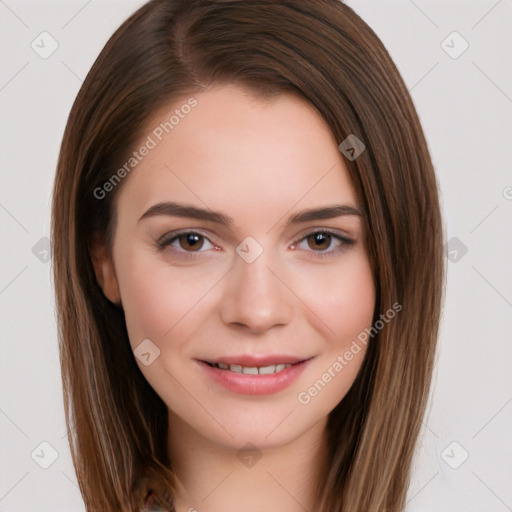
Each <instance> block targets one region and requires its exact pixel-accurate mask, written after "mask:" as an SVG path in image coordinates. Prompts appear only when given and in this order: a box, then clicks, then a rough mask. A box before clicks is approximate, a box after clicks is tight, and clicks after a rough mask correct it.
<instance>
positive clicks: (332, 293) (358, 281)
mask: <svg viewBox="0 0 512 512" xmlns="http://www.w3.org/2000/svg"><path fill="white" fill-rule="evenodd" d="M301 280H302V284H301V288H302V289H303V290H304V291H303V292H302V293H303V296H304V297H306V298H307V301H306V303H307V305H308V306H309V308H310V310H311V312H314V313H315V314H316V318H317V319H316V321H315V324H316V326H317V329H318V330H320V331H321V333H322V335H323V338H324V339H325V340H326V341H328V343H329V344H330V345H331V346H332V348H333V349H336V350H339V349H343V347H344V346H345V345H347V344H348V345H350V341H351V340H352V339H353V338H355V337H357V335H358V334H359V333H360V332H361V331H363V330H364V329H365V328H366V327H369V326H370V325H371V322H372V319H373V312H374V306H375V285H374V280H373V275H372V271H371V268H370V265H369V263H368V260H367V258H366V256H365V254H364V253H363V252H362V251H354V252H353V253H352V254H350V255H348V254H347V257H346V259H345V260H344V261H343V264H340V265H338V266H331V267H330V266H329V265H325V266H319V268H318V270H317V271H316V273H315V274H311V273H310V274H309V275H308V276H307V277H305V276H303V277H301ZM311 318H312V319H311V322H313V316H311Z"/></svg>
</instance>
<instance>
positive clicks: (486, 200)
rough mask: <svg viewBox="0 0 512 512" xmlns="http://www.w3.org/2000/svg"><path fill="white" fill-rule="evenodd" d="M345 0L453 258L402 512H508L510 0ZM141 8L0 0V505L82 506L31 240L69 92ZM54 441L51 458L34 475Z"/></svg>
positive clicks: (43, 286)
mask: <svg viewBox="0 0 512 512" xmlns="http://www.w3.org/2000/svg"><path fill="white" fill-rule="evenodd" d="M347 3H348V4H349V5H350V6H352V7H353V8H354V9H355V11H356V12H357V13H358V14H359V15H360V16H361V17H362V18H363V19H364V20H365V21H366V22H367V23H368V24H369V25H370V26H371V27H372V28H373V29H374V30H375V31H376V33H377V34H378V35H379V36H380V38H381V39H382V41H383V42H384V44H385V46H386V47H387V48H388V50H389V52H390V53H391V55H392V57H393V59H394V60H395V62H396V64H397V66H398V68H399V70H400V72H401V73H402V76H403V77H404V80H405V82H406V84H407V86H408V88H409V90H410V91H411V94H412V97H413V100H414V102H415V105H416V107H417V110H418V113H419V115H420V119H421V121H422V124H423V127H424V131H425V134H426V137H427V140H428V143H429V147H430V150H431V154H432V157H433V160H434V165H435V167H436V171H437V174H438V179H439V182H440V187H441V195H442V202H443V213H444V217H445V225H446V231H447V240H449V241H450V242H449V243H450V248H449V249H450V252H451V256H450V258H451V259H452V260H453V261H449V262H448V289H447V295H446V307H445V311H444V317H443V323H442V332H441V339H440V350H439V356H438V365H437V369H436V380H435V384H434V391H433V395H432V401H431V407H430V408H429V412H428V415H427V417H426V418H425V422H424V425H425V427H424V432H423V436H422V443H421V447H420V449H419V451H418V456H417V458H416V464H415V472H414V477H413V481H412V485H411V488H410V490H409V501H408V508H407V512H426V511H435V512H444V511H450V512H453V511H461V512H462V511H464V512H473V511H475V512H482V511H486V512H505V511H507V510H509V511H512V486H511V485H510V484H511V482H512V441H511V435H510V433H511V432H512V429H511V427H512V379H511V372H510V363H511V361H512V335H511V333H510V321H511V319H512V271H511V270H510V264H511V261H512V258H511V253H512V251H511V248H512V242H511V240H512V237H511V233H512V221H511V219H512V137H511V135H512V128H511V121H512V56H511V55H512V52H511V50H512V0H500V1H496V0H489V1H484V0H480V1H463V0H461V1H432V0H415V1H412V0H393V1H390V0H386V1H380V2H378V1H365V0H350V1H348V2H347ZM140 5H142V2H141V1H127V0H123V1H121V0H118V1H107V0H90V1H84V0H72V1H61V2H50V1H35V0H34V1H30V2H29V1H21V0H0V27H1V38H2V46H1V49H0V51H1V56H2V67H1V71H0V102H1V120H2V122H1V126H0V129H1V152H0V158H1V173H2V174H1V187H0V226H1V236H2V244H1V246H0V262H1V263H0V269H1V274H0V301H1V323H0V333H1V345H0V357H1V358H0V379H1V381H0V393H1V394H0V432H1V438H0V464H1V466H0V512H25V511H31V512H35V511H51V512H60V511H65V512H70V511H81V510H84V506H83V502H82V500H81V496H80V493H79V490H78V487H77V484H76V478H75V474H74V470H73V466H72V463H71V458H70V453H69V448H68V445H67V439H66V426H65V423H64V416H63V406H62V395H61V385H60V373H59V372H60V368H59V360H58V346H57V341H56V327H55V318H54V306H53V291H52V285H51V280H50V265H51V263H50V262H48V261H46V262H45V261H44V260H45V255H46V254H47V253H45V246H44V244H45V242H44V238H45V237H48V236H49V226H50V195H51V189H52V183H53V178H54V173H55V166H56V160H57V155H58V150H59V145H60V140H61V137H62V133H63V130H64V126H65V122H66V119H67V116H68V113H69V110H70V108H71V105H72V102H73V100H74V98H75V96H76V94H77V92H78V89H79V87H80V84H81V82H82V80H83V79H84V77H85V76H86V74H87V72H88V70H89V68H90V67H91V65H92V63H93V61H94V60H95V58H96V57H97V55H98V53H99V52H100V50H101V49H102V47H103V45H104V44H105V43H106V41H107V39H108V38H109V37H110V35H111V34H112V33H113V31H114V30H115V29H116V28H117V27H118V25H119V24H120V23H121V22H122V21H123V20H124V19H125V18H126V17H127V16H128V15H129V14H130V13H131V12H132V11H133V10H135V9H136V8H137V7H138V6H140ZM43 31H47V32H49V33H50V34H51V36H52V37H53V38H54V39H55V40H56V41H57V42H58V45H59V46H58V49H57V50H56V51H55V52H54V53H53V54H52V55H51V56H50V57H48V58H47V59H43V58H41V57H40V56H39V55H38V54H37V53H36V52H35V51H34V50H33V49H32V48H31V43H32V41H34V40H35V41H36V43H38V44H39V45H40V46H42V44H43V43H41V42H40V38H38V36H39V34H41V32H43ZM453 31H457V32H458V33H459V34H460V35H461V36H462V38H464V40H466V41H467V43H468V44H469V47H468V49H467V50H466V51H465V52H464V53H462V54H461V55H460V56H458V58H453V57H452V56H450V55H449V54H448V53H447V52H446V51H445V49H444V48H446V49H447V50H448V51H449V52H451V53H452V54H454V52H458V51H459V50H460V49H461V48H462V44H463V42H462V40H460V39H457V36H453V35H452V36H450V37H448V36H449V35H450V34H451V33H452V32H453ZM447 37H448V39H447V40H446V42H445V43H444V44H443V45H442V42H443V41H444V40H445V39H446V38H447ZM450 47H451V48H450ZM45 48H47V49H48V48H49V43H48V41H47V43H46V44H45ZM454 237H455V238H454ZM41 239H43V241H42V242H41ZM34 246H35V249H33V248H34ZM464 247H466V248H467V252H466V253H465V254H464ZM44 442H46V443H49V445H51V447H52V448H50V447H49V446H48V445H41V443H44ZM454 442H455V443H456V444H452V443H454ZM52 450H55V451H56V452H57V453H58V458H56V460H55V461H54V462H53V463H52V464H51V465H50V466H49V467H48V468H47V469H43V468H42V467H41V465H47V464H49V463H50V462H51V461H52V460H53V459H52V454H53V451H52ZM467 455H468V458H467V460H465V461H464V462H463V463H462V464H461V462H462V461H463V460H464V457H465V456H467ZM459 464H461V465H460V466H459V467H458V469H454V467H455V466H457V465H459Z"/></svg>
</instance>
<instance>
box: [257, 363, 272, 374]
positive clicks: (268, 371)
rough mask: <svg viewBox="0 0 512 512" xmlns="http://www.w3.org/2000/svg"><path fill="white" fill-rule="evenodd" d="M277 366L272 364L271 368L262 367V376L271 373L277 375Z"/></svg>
mask: <svg viewBox="0 0 512 512" xmlns="http://www.w3.org/2000/svg"><path fill="white" fill-rule="evenodd" d="M275 371H276V365H275V364H271V365H270V366H261V367H260V375H268V374H269V373H275Z"/></svg>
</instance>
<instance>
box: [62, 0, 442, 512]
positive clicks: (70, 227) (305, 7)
mask: <svg viewBox="0 0 512 512" xmlns="http://www.w3.org/2000/svg"><path fill="white" fill-rule="evenodd" d="M213 83H236V84H240V85H243V86H245V87H247V88H249V90H252V91H254V92H257V93H258V94H260V95H261V97H269V96H272V95H275V94H282V93H284V94H298V95H299V96H300V97H301V98H303V99H304V100H305V101H307V102H309V103H310V104H312V105H313V106H314V107H315V108H316V109H317V110H318V111H319V112H320V114H321V115H322V116H323V118H324V120H325V121H326V123H327V124H328V126H329V127H330V129H331V131H332V133H333V135H334V137H335V138H336V140H337V141H338V142H339V143H341V142H342V141H343V140H344V139H346V137H347V136H349V135H350V134H355V135H356V136H357V138H359V139H360V140H361V141H363V143H364V144H365V146H366V149H365V151H364V152H363V153H362V154H361V155H360V156H359V157H358V158H356V159H355V160H352V159H346V165H347V168H348V170H349V173H350V176H351V179H352V182H353V184H354V187H355V190H356V193H357V195H358V197H359V200H360V202H361V205H362V206H363V208H364V209H365V213H366V216H365V222H366V232H367V234H368V235H367V236H368V238H367V242H366V243H367V248H368V256H369V259H370V263H371V266H372V270H373V274H374V279H375V283H376V288H377V300H376V305H375V314H374V322H375V321H377V320H378V319H379V318H380V315H381V314H382V313H384V312H385V311H388V310H390V309H391V308H392V307H393V304H399V305H400V306H402V310H401V311H400V313H399V314H397V315H396V317H395V318H394V319H393V320H392V321H391V322H386V323H385V325H384V326H383V327H382V329H380V330H379V332H378V333H377V334H376V335H375V336H373V337H372V339H371V340H370V342H369V344H368V350H367V353H366V357H365V359H364V362H363V366H362V367H361V370H360V372H359V374H358V376H357V378H356V381H355V382H354V384H353V386H352V387H351V389H350V391H349V392H348V394H347V395H346V396H345V397H344V398H343V400H341V402H340V403H339V404H338V405H337V407H336V408H335V409H334V410H333V411H332V413H331V414H330V416H329V421H328V436H329V443H330V448H331V449H330V452H329V453H330V460H329V466H328V468H327V470H326V474H325V478H323V481H322V486H321V489H319V493H318V506H317V508H316V510H318V511H322V512H340V511H341V510H342V509H343V510H345V511H350V512H369V511H370V512H373V511H383V510H386V511H389V512H391V511H393V512H395V511H400V510H402V509H403V507H404V503H405V497H406V492H407V488H408V483H409V474H410V467H411V461H412V457H413V455H414V449H415V446H416V442H417V439H418V434H419V431H420V426H421V420H422V417H423V414H424V412H425V409H426V403H427V397H428V393H429V389H430V382H431V375H432V367H433V363H434V358H435V347H436V342H437V337H438V329H439V321H440V314H441V306H442V302H443V298H444V279H445V269H444V255H443V248H442V247H443V226H442V218H441V213H440V206H439V198H438V187H437V182H436V177H435V174H434V169H433V165H432V161H431V158H430V155H429V150H428V146H427V143H426V141H425V138H424V135H423V132H422V129H421V126H420V122H419V119H418V116H417V114H416V111H415V108H414V106H413V103H412V100H411V97H410V95H409V93H408V90H407V88H406V86H405V84H404V82H403V80H402V78H401V77H400V75H399V72H398V70H397V68H396V66H395V65H394V63H393V61H392V60H391V57H390V56H389V54H388V52H387V51H386V49H385V47H384V45H383V44H382V42H381V41H380V40H379V38H378V37H377V36H376V34H375V33H374V32H373V30H372V29H371V28H370V27H369V26H368V25H367V24H366V23H365V22H364V21H363V20H362V19H361V18H360V17H359V16H358V15H357V14H356V13H355V12H354V11H353V10H352V9H351V8H350V7H348V6H347V5H345V4H343V3H342V2H340V1H338V0H284V1H279V2H276V1H272V0H255V1H247V0H246V1H239V0H152V1H150V2H148V3H147V4H145V5H143V6H142V7H141V8H140V9H139V10H137V11H136V12H135V13H134V14H133V15H132V16H131V17H130V18H129V19H128V20H127V21H125V22H124V23H123V24H122V26H121V27H120V28H119V29H118V30H117V31H116V32H115V33H114V35H113V36H112V37H111V39H110V40H109V41H108V42H107V44H106V46H105V48H104V49H103V50H102V52H101V54H100V55H99V57H98V59H97V60H96V62H95V63H94V65H93V67H92V69H91V71H90V72H89V74H88V76H87V78H86V80H85V82H84V83H83V86H82V88H81V90H80V92H79V94H78V96H77V98H76V100H75V103H74V105H73V107H72V110H71V113H70V116H69V119H68V123H67V126H66V130H65V134H64V138H63V142H62V147H61V151H60V157H59V161H58V169H57V175H56V180H55V187H54V193H53V211H52V238H53V250H54V257H53V268H54V284H55V290H56V306H57V312H58V325H59V338H60V355H61V366H62V383H63V392H64V402H65V412H66V420H67V423H68V426H69V442H70V447H71V454H72V457H73V462H74V465H75V469H76V473H77V477H78V482H79V485H80V490H81V493H82V496H83V498H84V501H85V505H86V508H87V510H88V511H89V512H118V511H119V510H131V511H135V510H139V509H140V507H141V503H142V501H143V500H144V497H145V494H146V492H148V491H149V490H156V491H157V492H158V493H159V494H160V496H161V497H163V498H164V499H165V501H166V502H167V505H168V506H169V507H171V504H172V503H171V502H172V495H173V489H174V488H173V472H172V468H171V465H170V462H169V460H168V455H167V451H166V447H167V435H168V433H167V408H166V406H165V404H164V403H163V401H162V400H161V399H160V397H159V396H158V395H157V394H156V393H155V392H154V390H153V389H152V388H151V387H150V385H149V384H148V382H147V381H146V380H145V378H144V377H143V375H142V373H141V372H140V370H139V368H138V366H137V364H136V362H135V359H134V355H133V353H132V351H131V348H130V344H129V341H128V336H127V332H126V326H125V319H124V314H123V311H122V309H121V308H120V307H118V306H116V305H115V304H112V303H111V302H109V301H108V300H107V299H106V298H105V296H104V295H103V293H102V290H101V288H100V287H99V285H98V283H97V281H96V278H95V274H94V270H93V266H92V262H91V256H90V250H89V249H90V245H91V243H92V241H93V240H94V239H96V238H97V237H100V238H102V239H103V240H106V241H107V242H108V241H109V240H110V237H111V234H112V230H113V229H114V228H115V202H114V201H115V197H116V195H117V194H118V193H119V190H120V189H121V188H122V186H123V182H121V183H119V185H117V186H116V187H115V188H114V190H112V191H111V192H110V193H109V194H106V195H105V197H104V198H101V199H99V198H98V197H97V196H98V194H97V193H96V194H95V193H94V192H95V190H97V188H98V187H101V186H102V185H103V184H104V183H106V182H107V181H108V180H109V178H111V177H112V175H113V174H114V173H115V172H116V170H118V169H119V167H120V166H121V165H122V164H123V162H125V161H126V158H127V155H129V154H130V152H131V151H133V149H134V145H135V144H136V142H137V141H138V140H139V138H140V137H141V136H142V135H143V134H144V127H145V126H146V123H147V122H148V120H149V119H150V118H151V116H152V115H153V114H154V113H155V112H157V111H158V109H160V108H161V107H162V106H163V105H167V104H170V103H172V102H173V101H176V100H177V98H180V97H183V96H184V95H186V94H193V93H194V92H197V91H200V90H203V89H204V88H205V87H207V86H208V85H210V84H213ZM127 179H130V178H129V176H127V177H126V178H125V180H127Z"/></svg>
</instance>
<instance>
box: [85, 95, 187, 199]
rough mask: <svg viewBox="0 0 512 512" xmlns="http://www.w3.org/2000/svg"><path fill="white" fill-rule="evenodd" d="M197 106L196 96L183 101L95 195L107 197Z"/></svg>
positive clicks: (100, 197) (97, 197) (99, 197)
mask: <svg viewBox="0 0 512 512" xmlns="http://www.w3.org/2000/svg"><path fill="white" fill-rule="evenodd" d="M196 106H197V100H196V99H195V98H194V97H190V98H188V100H187V101H186V103H183V105H181V107H179V108H177V109H175V110H174V112H173V114H172V115H171V116H170V117H169V119H168V120H167V121H164V122H162V123H160V124H159V125H158V126H157V127H156V128H155V129H154V130H153V131H152V132H151V134H150V135H148V136H147V138H146V140H145V141H144V143H143V144H142V146H140V148H139V149H138V150H136V151H134V152H133V153H132V156H130V157H129V158H128V160H126V162H125V163H124V164H123V165H122V166H121V167H119V169H117V171H116V172H115V173H114V174H113V175H112V176H111V177H110V178H109V179H108V180H107V181H105V183H103V185H102V186H101V187H96V188H95V189H94V192H93V194H94V197H95V198H96V199H98V200H101V199H105V197H106V196H107V194H108V193H109V192H112V190H114V188H115V187H116V186H117V185H118V184H119V183H121V180H122V179H123V178H125V177H126V176H127V175H128V174H130V172H131V171H132V170H133V169H135V167H137V165H139V163H140V162H142V160H143V159H144V157H146V156H147V155H149V153H150V151H151V150H152V149H155V148H156V147H157V146H158V144H159V143H160V142H162V140H163V139H164V137H165V136H166V135H167V134H169V133H171V131H172V130H174V128H176V126H178V125H179V124H180V122H181V120H182V119H185V117H186V116H187V115H188V114H190V112H191V111H192V109H193V108H194V107H196Z"/></svg>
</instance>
